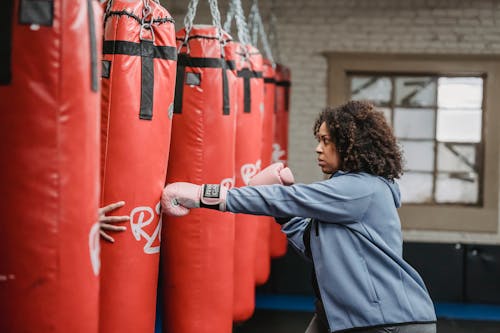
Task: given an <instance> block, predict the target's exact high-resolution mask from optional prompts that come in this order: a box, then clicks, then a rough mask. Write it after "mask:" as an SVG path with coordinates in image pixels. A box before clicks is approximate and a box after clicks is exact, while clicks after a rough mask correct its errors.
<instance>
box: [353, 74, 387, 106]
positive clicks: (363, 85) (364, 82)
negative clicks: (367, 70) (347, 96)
mask: <svg viewBox="0 0 500 333" xmlns="http://www.w3.org/2000/svg"><path fill="white" fill-rule="evenodd" d="M391 92H392V83H391V79H390V78H388V77H377V76H370V77H360V76H353V77H352V78H351V99H353V100H368V101H371V102H372V103H374V104H376V105H389V102H390V100H391Z"/></svg>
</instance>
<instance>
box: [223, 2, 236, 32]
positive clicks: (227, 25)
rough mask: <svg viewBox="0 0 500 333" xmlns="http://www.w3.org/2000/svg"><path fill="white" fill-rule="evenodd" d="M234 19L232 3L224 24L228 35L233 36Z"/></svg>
mask: <svg viewBox="0 0 500 333" xmlns="http://www.w3.org/2000/svg"><path fill="white" fill-rule="evenodd" d="M233 17H234V6H233V2H232V1H231V2H230V3H229V10H228V11H227V14H226V22H224V27H223V28H224V31H225V32H227V33H228V34H231V23H232V22H233Z"/></svg>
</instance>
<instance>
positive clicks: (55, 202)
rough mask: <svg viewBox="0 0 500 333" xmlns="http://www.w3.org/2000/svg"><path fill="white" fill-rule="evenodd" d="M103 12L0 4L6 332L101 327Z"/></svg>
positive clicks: (93, 332)
mask: <svg viewBox="0 0 500 333" xmlns="http://www.w3.org/2000/svg"><path fill="white" fill-rule="evenodd" d="M101 17H102V13H101V9H100V6H99V4H98V2H97V1H91V0H74V1H71V2H68V1H61V0H54V1H50V0H47V1H14V0H6V1H2V2H1V3H0V41H1V45H2V46H1V48H0V99H1V100H2V112H1V115H0V151H1V152H2V162H1V165H2V170H1V172H0V198H1V200H0V211H1V212H2V219H1V220H0V253H1V257H2V258H1V259H0V313H1V314H0V332H6V333H7V332H8V333H21V332H37V333H38V332H39V333H48V332H50V333H67V332H75V333H77V332H81V333H97V330H98V288H99V280H98V274H99V269H100V262H99V225H98V224H97V218H98V217H97V210H98V189H99V96H100V92H99V89H100V87H99V76H98V75H99V69H98V67H97V65H98V63H97V59H98V57H99V53H100V43H99V41H100V36H101Z"/></svg>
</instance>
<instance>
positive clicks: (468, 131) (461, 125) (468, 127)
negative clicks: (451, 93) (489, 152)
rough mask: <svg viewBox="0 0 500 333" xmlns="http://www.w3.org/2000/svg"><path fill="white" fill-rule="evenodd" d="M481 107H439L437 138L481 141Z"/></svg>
mask: <svg viewBox="0 0 500 333" xmlns="http://www.w3.org/2000/svg"><path fill="white" fill-rule="evenodd" d="M481 116H482V112H481V110H480V109H476V110H463V109H455V110H451V109H438V117H437V139H438V140H439V141H451V142H480V141H481V123H482V119H481Z"/></svg>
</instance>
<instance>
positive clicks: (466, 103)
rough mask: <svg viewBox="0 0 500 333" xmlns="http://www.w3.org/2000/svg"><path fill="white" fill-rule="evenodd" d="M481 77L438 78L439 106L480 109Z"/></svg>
mask: <svg viewBox="0 0 500 333" xmlns="http://www.w3.org/2000/svg"><path fill="white" fill-rule="evenodd" d="M482 103H483V79H482V78H479V77H441V78H439V80H438V106H439V107H440V108H460V109H469V108H471V109H480V108H481V105H482Z"/></svg>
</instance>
